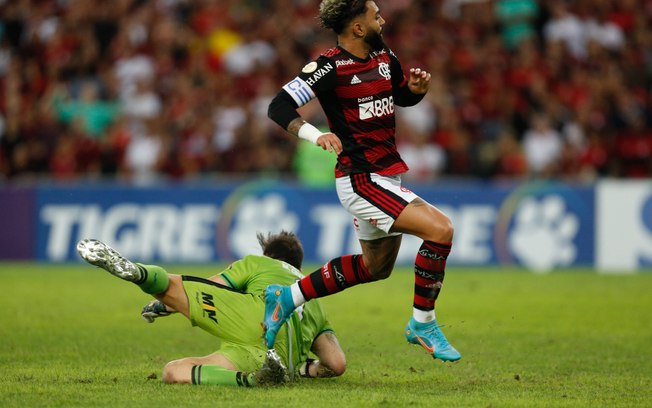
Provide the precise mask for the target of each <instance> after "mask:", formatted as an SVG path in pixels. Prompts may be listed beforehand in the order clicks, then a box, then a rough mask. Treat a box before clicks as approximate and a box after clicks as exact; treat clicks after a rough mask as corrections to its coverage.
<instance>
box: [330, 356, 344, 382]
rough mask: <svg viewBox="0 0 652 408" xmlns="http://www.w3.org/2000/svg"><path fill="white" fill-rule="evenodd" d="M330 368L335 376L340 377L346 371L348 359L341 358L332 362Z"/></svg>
mask: <svg viewBox="0 0 652 408" xmlns="http://www.w3.org/2000/svg"><path fill="white" fill-rule="evenodd" d="M329 368H330V370H331V371H332V372H333V375H334V376H336V377H339V376H340V375H342V374H344V372H345V371H346V359H344V358H341V359H337V360H335V361H331V364H330V366H329Z"/></svg>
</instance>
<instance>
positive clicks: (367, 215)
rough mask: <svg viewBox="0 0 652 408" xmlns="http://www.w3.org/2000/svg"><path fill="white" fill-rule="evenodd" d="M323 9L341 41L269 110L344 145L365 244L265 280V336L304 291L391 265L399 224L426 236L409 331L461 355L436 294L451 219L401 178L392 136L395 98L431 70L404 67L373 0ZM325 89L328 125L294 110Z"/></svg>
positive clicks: (338, 0)
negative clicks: (284, 281) (287, 276)
mask: <svg viewBox="0 0 652 408" xmlns="http://www.w3.org/2000/svg"><path fill="white" fill-rule="evenodd" d="M319 18H320V20H321V21H322V24H323V25H324V27H326V28H328V29H331V30H333V32H334V33H335V34H336V35H337V45H336V46H335V47H333V48H330V49H328V50H326V51H324V52H323V53H322V54H321V55H320V56H319V57H317V58H315V59H313V60H312V61H310V62H309V63H308V64H306V65H305V66H304V67H303V69H302V70H301V73H299V75H298V76H297V77H295V78H294V79H293V80H291V81H290V82H288V83H287V84H286V85H284V86H283V88H282V89H281V91H279V93H278V94H277V95H276V97H275V98H274V99H273V100H272V102H271V103H270V105H269V116H270V118H271V119H272V120H274V121H275V122H276V123H278V124H279V126H281V128H283V129H285V130H287V131H288V132H289V133H290V134H292V135H295V136H298V137H299V138H302V139H305V140H308V141H310V142H312V143H313V144H315V145H317V146H319V147H321V148H322V149H323V150H326V151H329V152H333V153H336V154H337V155H338V159H337V165H336V166H335V176H336V182H335V185H336V190H337V194H338V196H339V198H340V202H341V203H342V205H343V206H344V208H345V209H346V210H347V211H348V212H349V213H350V214H351V215H352V217H353V223H354V226H355V230H356V234H357V236H358V240H359V242H360V246H361V247H362V254H355V255H345V256H341V257H338V258H335V259H332V260H331V261H329V262H328V263H326V264H325V265H324V266H323V267H322V268H320V269H317V270H316V271H314V272H313V273H311V274H310V275H309V276H306V277H305V278H303V279H301V280H300V281H297V282H295V283H293V284H292V285H286V286H281V285H270V286H269V287H268V288H267V289H266V290H265V340H266V342H267V347H268V348H272V347H273V346H274V343H275V340H276V336H277V334H278V332H279V329H280V327H281V325H282V324H283V323H284V322H285V321H287V320H288V319H289V318H290V316H291V315H292V313H293V311H294V310H295V309H296V308H297V307H301V306H302V305H304V304H306V302H307V301H309V300H311V299H315V298H319V297H324V296H329V295H332V294H335V293H338V292H340V291H342V290H344V289H347V288H349V287H352V286H354V285H358V284H363V283H369V282H372V281H377V280H380V279H386V278H387V277H389V276H390V274H391V273H392V269H393V267H394V263H395V262H396V257H397V255H398V251H399V248H400V245H401V239H402V234H403V233H406V234H411V235H414V236H416V237H419V238H420V239H421V240H423V243H422V245H421V247H420V248H419V252H418V254H417V256H416V260H415V268H414V274H415V275H414V276H415V285H414V299H413V312H412V317H411V318H410V320H409V321H408V324H407V328H406V331H405V336H406V339H407V340H408V342H410V343H413V344H418V345H421V346H423V347H424V348H425V349H426V350H427V351H428V353H430V354H431V355H432V357H433V358H439V359H442V360H444V361H456V360H459V359H460V358H461V355H460V353H459V352H458V351H457V350H456V349H455V348H454V347H453V346H451V345H450V344H449V342H448V340H447V339H446V337H445V336H444V334H443V333H442V331H441V328H440V327H439V325H438V324H437V321H436V316H435V301H436V299H437V297H438V295H439V292H440V290H441V287H442V284H443V281H444V275H445V266H446V259H447V257H448V254H449V253H450V250H451V245H452V239H453V227H452V224H451V221H450V219H449V218H448V217H447V216H446V215H445V214H444V213H443V212H441V211H440V210H438V209H437V208H435V207H434V206H432V205H430V204H428V203H426V202H425V201H423V200H422V199H421V198H420V197H419V196H417V195H416V194H415V193H413V192H412V191H410V190H408V189H407V188H405V187H402V186H401V175H402V174H403V173H405V172H406V171H407V170H408V168H407V165H406V164H405V162H404V161H403V160H402V159H401V157H400V155H399V153H398V151H397V146H396V140H395V130H396V129H395V108H394V107H395V104H396V105H398V106H404V107H409V106H413V105H416V104H417V103H419V102H421V100H422V99H423V98H424V96H425V94H426V93H427V92H428V88H429V86H430V79H431V75H430V74H429V73H428V72H426V71H425V70H421V69H420V68H410V70H409V73H408V75H407V76H406V75H405V74H404V73H403V70H402V67H401V63H400V62H399V60H398V58H397V57H396V55H395V54H394V53H393V52H392V51H391V50H390V49H389V48H388V47H387V46H386V45H385V43H384V40H383V36H382V31H383V27H384V24H385V20H384V19H383V17H382V16H381V14H380V10H379V8H378V6H377V5H376V3H375V2H374V1H365V0H358V1H347V0H323V1H322V2H321V3H320V8H319ZM317 98H318V99H319V101H320V104H321V107H322V109H323V111H324V113H325V114H326V116H327V117H328V122H329V127H330V131H329V132H322V131H320V130H319V129H317V128H315V127H314V126H313V125H312V124H310V123H308V122H306V121H305V120H304V118H303V117H301V115H300V114H299V113H298V112H297V109H298V108H299V107H302V106H304V105H306V104H307V103H308V102H310V101H311V100H312V99H317Z"/></svg>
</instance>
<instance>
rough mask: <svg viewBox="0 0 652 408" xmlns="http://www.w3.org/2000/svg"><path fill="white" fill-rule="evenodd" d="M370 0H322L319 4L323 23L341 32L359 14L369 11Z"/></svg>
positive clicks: (320, 17) (337, 32) (336, 31)
mask: <svg viewBox="0 0 652 408" xmlns="http://www.w3.org/2000/svg"><path fill="white" fill-rule="evenodd" d="M367 1H368V0H322V2H321V4H320V5H319V19H320V20H321V24H322V25H323V26H324V27H326V28H330V29H332V30H333V31H335V33H336V34H341V33H342V31H343V30H344V28H345V27H346V26H347V25H348V24H349V23H350V22H351V20H353V19H354V18H356V17H357V16H360V15H362V14H364V13H365V12H366V11H367Z"/></svg>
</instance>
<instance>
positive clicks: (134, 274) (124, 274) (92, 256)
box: [77, 239, 143, 282]
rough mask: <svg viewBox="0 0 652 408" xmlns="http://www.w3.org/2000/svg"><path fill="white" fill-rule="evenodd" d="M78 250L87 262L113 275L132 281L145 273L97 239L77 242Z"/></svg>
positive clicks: (137, 279) (140, 277) (139, 278)
mask: <svg viewBox="0 0 652 408" xmlns="http://www.w3.org/2000/svg"><path fill="white" fill-rule="evenodd" d="M77 252H78V253H79V256H81V257H82V258H83V259H84V260H85V261H86V262H88V263H89V264H91V265H95V266H98V267H100V268H102V269H104V270H105V271H107V272H109V273H110V274H111V275H115V276H117V277H118V278H120V279H124V280H126V281H130V282H137V281H139V280H141V279H142V278H143V274H142V272H141V271H140V269H138V267H137V266H136V264H134V263H133V262H131V261H130V260H128V259H126V258H124V257H123V256H122V255H120V254H119V253H118V251H116V250H115V249H113V248H111V247H110V246H108V245H107V244H105V243H104V242H102V241H98V240H96V239H84V240H81V241H79V243H77Z"/></svg>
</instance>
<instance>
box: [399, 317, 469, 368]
mask: <svg viewBox="0 0 652 408" xmlns="http://www.w3.org/2000/svg"><path fill="white" fill-rule="evenodd" d="M405 338H406V339H407V341H408V342H409V343H412V344H418V345H420V346H422V347H423V348H424V349H426V350H427V351H428V352H429V353H431V354H432V358H438V359H440V360H443V361H457V360H459V359H460V358H462V355H461V354H460V353H459V352H458V351H457V350H455V347H453V346H451V345H450V343H449V342H448V340H446V336H444V333H442V331H441V329H440V328H439V325H437V322H436V321H434V320H433V321H431V322H428V323H419V322H417V321H416V320H414V317H413V318H411V319H410V322H409V323H408V324H407V328H406V329H405Z"/></svg>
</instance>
